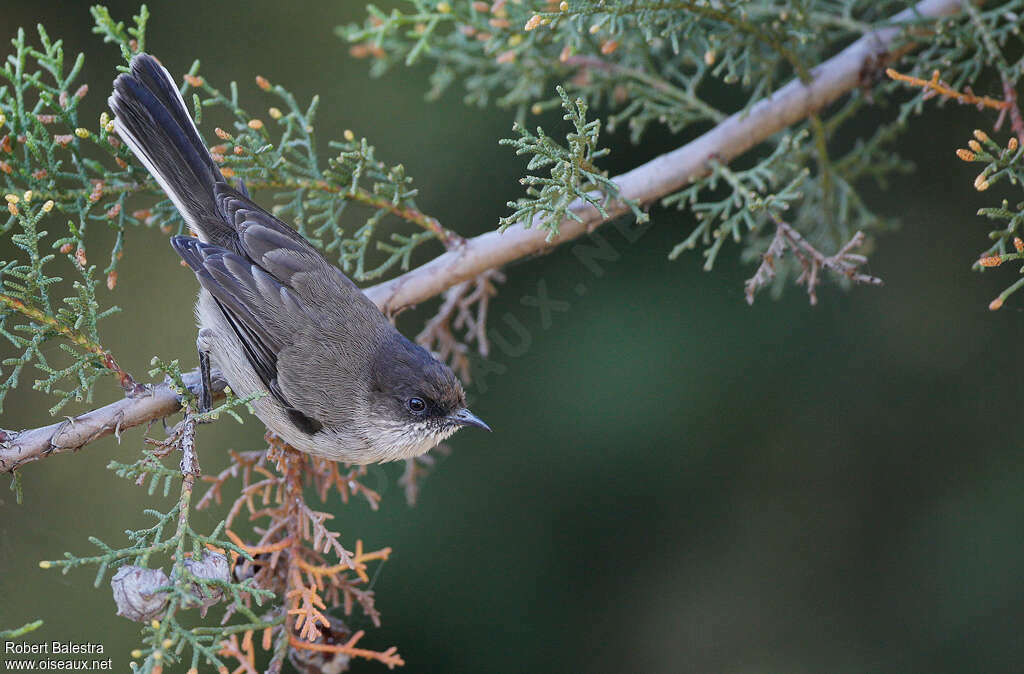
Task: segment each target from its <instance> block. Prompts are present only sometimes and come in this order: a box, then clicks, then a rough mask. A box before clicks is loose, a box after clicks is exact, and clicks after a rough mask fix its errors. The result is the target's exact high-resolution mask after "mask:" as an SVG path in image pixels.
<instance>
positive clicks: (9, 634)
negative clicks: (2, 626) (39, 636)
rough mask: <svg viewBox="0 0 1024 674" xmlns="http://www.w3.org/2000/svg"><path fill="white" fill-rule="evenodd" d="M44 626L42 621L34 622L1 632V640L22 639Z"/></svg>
mask: <svg viewBox="0 0 1024 674" xmlns="http://www.w3.org/2000/svg"><path fill="white" fill-rule="evenodd" d="M42 626H43V621H42V620H34V621H32V622H30V623H26V624H24V625H22V626H21V627H18V628H15V629H12V630H0V639H20V638H21V637H23V636H25V635H26V634H28V633H29V632H34V631H36V630H37V629H39V628H40V627H42Z"/></svg>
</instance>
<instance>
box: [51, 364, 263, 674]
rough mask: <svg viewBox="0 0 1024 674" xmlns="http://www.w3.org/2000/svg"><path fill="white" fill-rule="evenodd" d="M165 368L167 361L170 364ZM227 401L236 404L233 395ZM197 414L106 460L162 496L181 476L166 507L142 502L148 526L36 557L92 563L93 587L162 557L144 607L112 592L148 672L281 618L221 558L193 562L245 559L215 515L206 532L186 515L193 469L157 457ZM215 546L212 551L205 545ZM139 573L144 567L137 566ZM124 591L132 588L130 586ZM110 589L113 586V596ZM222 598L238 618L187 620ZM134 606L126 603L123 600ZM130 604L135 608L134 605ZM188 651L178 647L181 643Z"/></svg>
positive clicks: (197, 658)
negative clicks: (90, 548) (162, 441)
mask: <svg viewBox="0 0 1024 674" xmlns="http://www.w3.org/2000/svg"><path fill="white" fill-rule="evenodd" d="M172 369H173V367H172ZM235 404H236V405H237V404H241V403H240V401H238V400H237V399H236V400H235ZM196 421H197V418H191V417H190V418H187V419H186V420H185V421H183V422H182V423H181V424H179V428H178V429H176V430H175V431H174V432H173V433H172V438H171V440H170V441H169V443H168V444H166V445H164V446H158V447H157V449H155V450H152V451H144V452H143V455H142V457H141V458H140V459H138V460H137V461H135V462H133V463H130V464H126V463H121V462H118V461H112V462H111V463H110V465H109V466H108V467H109V468H110V469H111V470H113V471H114V472H115V473H116V474H117V475H118V476H120V477H123V478H126V479H129V480H132V481H134V482H135V483H136V484H140V485H142V484H145V483H146V482H147V481H148V482H149V494H150V495H151V496H152V495H153V494H154V493H156V492H157V491H158V488H160V487H161V486H162V492H163V496H164V497H166V496H167V495H168V494H169V492H170V487H171V484H172V483H173V482H175V481H181V483H182V486H181V492H180V495H179V497H178V500H177V501H176V502H175V503H174V505H172V506H171V508H170V509H169V510H167V511H166V512H160V511H158V510H154V509H147V510H146V511H145V513H146V514H147V515H149V516H151V517H153V518H154V519H155V520H156V522H155V523H154V524H153V525H152V526H151V527H148V528H143V529H137V530H128V531H126V532H125V534H126V535H127V537H128V539H129V541H130V543H129V545H127V546H125V547H122V548H113V547H111V546H109V545H107V544H106V543H104V542H103V541H101V540H100V539H98V538H96V537H94V536H90V537H89V541H90V542H91V543H92V544H93V545H95V546H96V547H98V548H99V549H100V554H98V555H94V556H88V557H79V556H77V555H73V554H72V553H70V552H65V553H64V557H65V558H64V559H61V560H55V561H46V562H41V563H40V566H42V567H43V568H59V569H61V571H62V573H67V572H68V571H70V570H71V569H75V568H80V567H85V566H95V567H96V577H95V581H94V585H95V586H96V587H99V585H100V583H101V582H103V579H104V578H105V577H106V574H107V572H108V571H111V572H113V571H116V570H117V569H118V568H121V567H131V568H132V569H142V570H145V569H159V568H160V566H159V563H158V562H157V560H164V561H163V564H166V565H168V568H169V571H170V573H169V574H165V575H163V576H160V577H162V578H164V581H163V584H162V585H161V584H159V581H158V583H157V585H159V586H157V587H151V588H148V589H149V590H151V592H150V593H149V594H148V595H147V596H149V597H157V599H155V600H152V599H151V601H155V603H156V604H158V605H157V606H155V607H153V608H152V609H151V610H150V611H149V612H148V613H145V614H142V613H139V612H136V613H132V611H131V610H126V609H125V607H124V606H122V602H121V600H118V604H119V608H120V609H121V614H122V615H126V616H128V617H130V618H132V619H134V620H137V621H138V622H142V623H143V627H142V634H143V636H142V644H143V646H142V648H140V649H139V650H138V651H136V652H134V653H133V654H132V657H133V658H135V659H136V660H139V659H141V660H142V661H143V662H142V665H141V666H140V665H138V664H137V663H133V664H132V670H133V671H140V672H154V671H157V667H158V666H161V665H164V664H168V663H174V662H183V663H189V666H190V667H193V668H194V667H197V666H198V665H199V664H200V663H203V664H208V665H210V666H213V667H221V666H224V665H225V662H224V661H222V659H221V657H219V655H218V652H219V651H220V650H221V645H220V644H221V641H223V640H224V639H226V638H227V637H228V635H231V634H235V633H237V632H242V631H247V630H251V629H263V628H266V627H272V626H274V625H276V624H278V623H280V621H281V619H282V618H281V617H274V618H266V617H264V616H261V615H257V614H256V613H255V612H254V611H253V608H252V602H255V603H256V604H257V605H262V603H263V602H264V601H265V600H267V599H272V598H273V597H274V593H273V592H270V591H268V590H263V589H260V588H259V587H257V586H256V585H255V584H254V582H253V579H252V578H247V579H245V580H238V579H236V578H234V577H233V576H232V575H231V574H230V573H229V572H228V571H227V569H228V568H229V564H228V562H227V561H226V560H225V561H224V562H223V565H222V567H223V569H224V570H225V572H224V573H223V574H221V575H217V574H210V573H201V572H199V571H198V569H200V568H202V567H201V566H198V564H201V563H203V562H204V561H205V562H209V561H210V560H212V559H214V558H213V557H211V555H230V554H232V553H233V554H235V555H238V556H239V557H240V558H244V559H248V560H251V559H252V557H251V555H249V554H248V553H247V552H246V551H245V550H244V549H242V548H241V547H239V546H237V545H235V544H234V543H232V542H231V541H229V540H227V539H226V538H225V537H224V535H223V532H224V527H225V523H224V522H223V521H222V522H220V523H219V524H218V525H217V526H216V527H214V529H213V531H212V532H210V533H209V534H202V533H200V532H198V531H196V530H195V529H194V528H193V526H192V524H191V523H190V520H189V516H190V514H191V501H192V488H193V483H194V475H193V476H191V477H189V476H188V475H187V474H186V479H185V480H182V472H181V471H179V470H174V469H170V468H167V467H166V466H164V465H163V463H162V461H161V458H162V455H165V454H166V453H167V452H168V451H169V449H170V448H171V447H172V446H174V447H175V448H183V450H184V451H186V452H188V451H190V450H189V448H188V447H189V443H191V442H192V441H193V440H194V437H193V435H192V434H194V432H195V422H196ZM212 551H217V552H212ZM143 573H145V571H143ZM128 591H129V592H137V588H130V589H129V590H128ZM117 597H118V595H117V593H116V592H115V598H117ZM219 603H223V604H225V605H226V606H227V611H228V613H227V614H226V617H225V621H226V620H228V619H229V618H230V617H231V616H234V615H236V614H237V615H240V616H242V618H243V619H244V620H245V622H244V623H240V624H225V625H222V626H221V627H216V628H203V627H196V626H193V625H191V624H190V622H191V621H189V620H188V616H187V614H186V613H185V612H186V611H189V610H191V609H196V608H199V609H200V610H201V613H202V615H204V616H205V614H206V610H207V609H208V608H209V607H210V606H212V605H215V604H219ZM131 608H134V607H130V609H131ZM135 610H136V611H138V609H135ZM186 650H187V651H188V654H185V651H186Z"/></svg>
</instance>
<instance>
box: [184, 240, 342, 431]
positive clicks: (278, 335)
mask: <svg viewBox="0 0 1024 674" xmlns="http://www.w3.org/2000/svg"><path fill="white" fill-rule="evenodd" d="M171 245H172V246H173V247H174V249H175V250H176V251H177V252H178V254H179V255H180V256H181V257H182V259H183V260H185V262H186V264H188V266H189V267H191V268H192V271H194V272H195V274H196V278H198V279H199V283H200V285H202V286H203V288H205V289H206V290H207V291H208V292H209V293H210V294H211V295H212V296H213V298H214V300H215V301H216V302H217V305H218V306H219V307H220V309H221V311H222V312H223V313H224V317H225V319H226V320H227V322H228V323H229V324H230V325H231V328H232V330H233V331H234V332H235V334H236V335H237V336H238V339H239V341H240V342H241V343H242V347H243V348H244V350H245V355H246V357H247V358H248V360H249V363H250V364H251V365H252V367H253V370H255V372H256V374H257V376H259V378H260V380H261V381H262V382H263V384H264V385H265V386H266V387H267V390H268V391H270V393H271V395H273V396H274V397H275V398H276V399H277V401H278V402H280V403H281V405H282V406H284V408H285V410H286V411H287V412H288V413H289V415H290V416H291V417H292V421H293V422H294V423H295V424H296V426H298V427H299V428H301V429H302V430H304V431H306V432H307V433H315V432H316V431H318V430H320V428H321V427H322V424H321V423H320V422H319V421H317V420H316V419H314V418H312V417H310V416H308V415H307V414H306V413H304V412H303V411H302V410H300V409H298V408H296V406H295V405H293V404H292V401H290V400H289V399H288V398H287V397H286V396H285V394H284V391H283V390H282V387H281V384H280V381H279V377H280V374H279V371H278V359H279V356H280V355H281V352H282V350H284V349H286V348H287V347H288V346H290V344H291V341H292V340H291V337H292V336H293V335H295V334H296V333H297V332H298V331H299V330H301V329H302V328H303V327H306V326H311V325H315V323H316V320H315V317H314V315H313V313H311V312H310V311H309V310H308V309H307V307H305V306H304V304H303V302H302V301H301V300H300V299H299V298H298V297H297V296H296V294H295V293H294V292H292V291H291V290H290V289H289V288H287V287H285V286H284V285H282V284H281V283H280V282H279V281H278V280H277V279H276V278H274V277H273V276H272V275H271V274H270V273H268V272H267V271H265V270H264V269H262V268H261V267H260V266H259V265H257V264H254V263H253V261H252V260H248V259H246V258H243V257H241V256H240V255H236V254H234V253H232V252H230V251H228V250H225V249H224V248H221V247H219V246H214V245H212V244H208V243H203V242H201V241H199V240H197V239H195V238H192V237H189V236H175V237H172V238H171Z"/></svg>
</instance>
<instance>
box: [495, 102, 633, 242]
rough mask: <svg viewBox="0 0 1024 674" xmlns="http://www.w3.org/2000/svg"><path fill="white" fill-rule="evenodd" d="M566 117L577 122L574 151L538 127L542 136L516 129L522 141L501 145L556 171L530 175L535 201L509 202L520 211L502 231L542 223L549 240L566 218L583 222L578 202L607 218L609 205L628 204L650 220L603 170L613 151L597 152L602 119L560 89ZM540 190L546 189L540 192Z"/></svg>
mask: <svg viewBox="0 0 1024 674" xmlns="http://www.w3.org/2000/svg"><path fill="white" fill-rule="evenodd" d="M558 95H559V96H560V97H561V98H562V108H563V109H564V110H565V115H564V116H563V117H562V119H564V120H566V121H567V122H571V123H572V125H573V127H574V129H575V130H574V131H572V132H570V133H569V134H568V135H567V136H566V141H567V142H568V145H569V147H567V148H565V147H562V146H561V145H559V144H558V143H556V142H555V141H554V140H553V139H552V138H551V137H550V136H548V135H546V134H545V133H544V130H543V129H541V128H540V127H537V135H533V134H532V133H530V132H529V131H528V130H527V129H525V128H523V127H522V126H520V125H519V124H516V125H515V127H514V129H515V131H517V132H518V133H519V138H516V139H510V138H505V139H502V140H500V141H498V142H499V143H500V144H501V145H511V146H513V147H515V148H516V154H517V155H523V154H526V155H532V156H531V158H530V161H529V163H528V164H527V166H526V168H527V170H529V171H535V170H537V169H539V168H545V167H548V166H550V167H551V169H550V171H551V177H550V178H542V177H539V176H533V175H528V176H526V177H525V178H523V179H522V180H520V182H521V183H522V184H524V185H526V186H527V188H526V194H527V195H528V197H529V198H527V199H519V200H518V201H510V202H508V206H509V207H510V208H514V209H516V210H515V212H513V213H512V214H511V215H509V216H507V217H504V218H502V219H501V220H499V221H498V224H499V225H500V228H501V229H504V228H506V227H508V226H510V225H513V224H515V223H517V222H523V223H525V224H526V226H528V227H529V226H532V225H534V224H536V225H537V226H539V227H542V228H544V229H546V230H548V241H550V240H552V239H553V238H555V237H556V236H557V235H558V225H559V223H561V222H562V221H563V220H565V219H566V218H571V219H573V220H576V221H577V222H582V221H583V220H582V218H581V217H580V216H579V215H577V214H576V213H575V212H574V211H573V210H572V209H571V208H570V206H571V205H572V204H573V202H574V201H576V200H577V199H578V200H580V201H581V202H585V203H588V204H590V205H591V206H593V207H594V208H596V209H597V210H598V212H599V213H601V215H602V216H604V217H606V218H607V217H608V211H607V209H606V206H607V205H608V204H609V203H610V202H611V201H622V202H624V203H626V205H627V206H628V207H629V208H630V210H631V211H632V212H633V215H634V216H636V218H637V220H639V221H646V220H647V214H646V213H645V212H644V211H642V210H641V209H640V206H639V205H638V204H636V203H635V202H633V201H630V200H627V199H623V198H622V195H621V194H620V193H619V188H618V186H617V185H616V184H615V183H614V182H612V181H611V180H609V179H608V176H607V174H606V173H604V172H602V171H599V170H598V169H597V167H596V166H595V165H594V160H595V159H597V158H599V157H603V156H604V155H606V154H608V150H606V149H605V150H599V149H597V141H598V138H599V136H600V133H601V122H600V120H591V121H587V104H586V103H585V102H584V101H583V99H582V98H577V99H576V100H575V101H570V100H569V96H568V95H567V94H566V93H565V90H564V89H563V88H562V87H558ZM538 187H539V188H540V189H538Z"/></svg>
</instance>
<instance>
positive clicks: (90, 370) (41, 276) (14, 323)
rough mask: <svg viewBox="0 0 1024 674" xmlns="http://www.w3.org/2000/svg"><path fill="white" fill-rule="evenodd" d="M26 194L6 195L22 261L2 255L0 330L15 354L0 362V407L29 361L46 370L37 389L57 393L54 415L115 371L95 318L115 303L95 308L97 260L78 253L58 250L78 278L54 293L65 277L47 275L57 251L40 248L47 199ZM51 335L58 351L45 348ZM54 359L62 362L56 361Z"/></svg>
mask: <svg viewBox="0 0 1024 674" xmlns="http://www.w3.org/2000/svg"><path fill="white" fill-rule="evenodd" d="M26 201H27V200H22V202H21V203H20V204H17V205H16V204H14V203H11V202H8V203H9V205H10V207H11V211H12V215H11V219H12V220H13V221H14V222H15V223H17V225H18V227H19V229H20V231H18V232H17V233H15V234H12V235H11V237H10V239H11V242H12V243H13V244H14V246H15V248H16V249H17V250H18V251H19V252H20V253H21V254H22V260H11V261H9V262H0V335H2V336H3V337H4V338H5V339H6V340H7V342H8V343H9V344H11V345H12V346H13V347H14V348H15V349H16V350H17V353H18V355H16V356H14V357H9V358H5V359H4V360H3V362H2V366H3V368H4V369H3V370H0V411H2V409H3V402H4V399H5V398H6V396H7V393H8V392H9V391H11V390H12V389H14V388H15V387H17V385H18V382H19V379H20V376H21V374H22V370H23V369H24V368H25V366H26V365H30V364H31V365H33V366H34V367H35V368H36V369H38V370H39V371H41V372H42V373H43V375H45V376H44V377H43V378H41V379H37V380H36V381H35V384H34V388H36V389H38V390H41V391H45V392H46V393H51V394H53V395H55V396H56V397H57V403H56V404H55V405H54V406H53V407H52V408H51V409H50V413H51V414H56V413H57V411H58V410H60V409H61V408H62V407H63V406H64V405H66V404H67V403H68V402H69V401H71V400H89V399H90V398H91V395H92V386H93V384H94V383H95V382H96V380H97V379H98V378H99V377H101V376H102V375H104V374H112V373H116V364H113V361H112V359H109V354H107V353H106V352H105V351H104V350H103V348H102V347H101V346H100V345H99V331H98V328H97V323H98V322H99V321H100V320H101V319H103V318H106V317H107V316H109V315H110V314H111V313H113V312H115V311H117V308H116V307H111V308H108V309H100V305H99V303H98V302H97V300H96V280H95V279H94V278H93V275H94V273H95V267H94V266H89V267H85V266H83V264H82V262H81V257H79V256H77V255H76V254H68V255H66V256H61V257H66V258H67V261H68V263H69V266H70V268H71V270H73V271H72V273H75V274H76V275H77V276H78V277H79V278H78V279H77V280H75V281H74V282H73V283H72V284H71V292H70V293H68V294H67V296H66V297H63V298H61V299H57V297H55V290H58V289H59V288H60V285H59V284H60V283H61V281H63V280H64V279H63V278H62V277H60V276H56V275H51V274H50V272H49V268H50V267H53V266H54V264H53V263H54V262H56V260H57V259H58V256H57V255H55V254H52V253H46V252H45V250H44V248H43V246H41V244H42V243H43V242H44V240H46V237H47V232H46V231H45V230H40V229H38V227H37V226H38V224H39V223H40V221H41V220H42V218H43V217H44V216H45V215H46V213H47V211H48V210H49V207H52V204H49V203H47V204H32V203H26ZM61 304H63V306H61ZM51 342H58V343H59V347H60V349H59V355H57V354H53V353H52V352H49V351H48V350H47V349H46V347H47V346H48V345H49V344H50V343H51ZM55 356H56V357H55ZM58 360H62V361H63V362H61V363H60V364H57V361H58ZM112 364H113V367H112ZM61 387H68V388H67V389H66V390H65V389H64V388H61Z"/></svg>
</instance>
